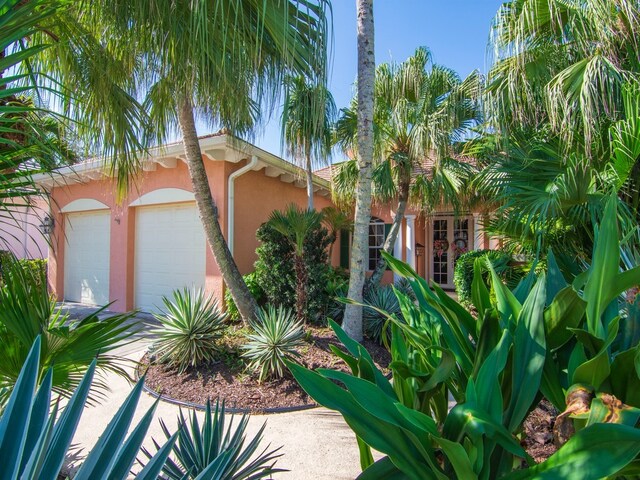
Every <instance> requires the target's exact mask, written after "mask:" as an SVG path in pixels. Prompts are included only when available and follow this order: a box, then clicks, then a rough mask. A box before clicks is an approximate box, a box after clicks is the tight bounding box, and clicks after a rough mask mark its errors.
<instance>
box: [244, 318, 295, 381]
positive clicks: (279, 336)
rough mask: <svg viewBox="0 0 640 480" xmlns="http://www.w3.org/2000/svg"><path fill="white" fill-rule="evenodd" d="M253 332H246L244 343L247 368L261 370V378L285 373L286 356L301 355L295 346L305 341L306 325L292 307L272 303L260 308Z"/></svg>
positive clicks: (279, 375)
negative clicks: (297, 318) (245, 341)
mask: <svg viewBox="0 0 640 480" xmlns="http://www.w3.org/2000/svg"><path fill="white" fill-rule="evenodd" d="M252 327H253V329H254V333H250V334H248V335H247V340H248V342H247V343H246V344H245V345H244V346H243V347H242V348H243V349H244V350H245V352H244V353H243V357H245V358H247V359H249V361H250V363H249V365H248V367H247V368H248V369H249V370H252V371H255V372H259V379H260V381H263V380H265V379H266V378H269V377H276V378H280V377H282V376H283V375H284V371H285V363H284V362H285V360H287V359H291V358H293V357H296V356H298V352H297V351H296V348H298V347H300V346H302V345H303V344H304V335H305V334H304V329H303V328H302V324H301V323H300V322H298V321H297V320H296V317H295V314H294V313H293V311H291V310H289V309H287V308H284V307H278V308H275V307H273V306H272V305H269V306H268V307H267V308H266V309H262V310H260V312H258V323H255V324H254V325H252Z"/></svg>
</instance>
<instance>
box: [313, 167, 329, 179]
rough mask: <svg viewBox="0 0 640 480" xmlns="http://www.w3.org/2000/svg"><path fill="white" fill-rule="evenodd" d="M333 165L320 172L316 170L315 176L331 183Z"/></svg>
mask: <svg viewBox="0 0 640 480" xmlns="http://www.w3.org/2000/svg"><path fill="white" fill-rule="evenodd" d="M333 167H334V166H333V165H329V166H328V167H324V168H321V169H320V170H316V171H314V172H313V174H314V175H315V176H317V177H320V178H322V179H323V180H327V181H328V182H330V181H331V178H332V177H333Z"/></svg>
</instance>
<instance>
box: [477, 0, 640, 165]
mask: <svg viewBox="0 0 640 480" xmlns="http://www.w3.org/2000/svg"><path fill="white" fill-rule="evenodd" d="M639 27H640V4H638V2H636V1H628V0H608V1H601V0H584V1H577V0H572V1H565V0H512V1H510V2H506V3H504V4H503V5H502V7H501V8H500V10H499V11H498V13H497V15H496V17H495V19H494V22H493V31H492V34H491V41H492V43H493V46H494V50H495V63H494V65H493V67H492V68H491V71H490V72H489V79H488V80H489V81H488V89H487V91H488V102H489V107H490V109H491V110H493V113H494V117H493V120H494V126H497V127H499V129H500V130H505V129H513V128H515V129H516V130H521V129H522V128H523V126H524V127H530V129H531V130H535V129H538V128H540V127H544V125H545V124H546V123H547V122H550V125H551V129H552V131H553V132H554V133H557V134H560V135H561V137H562V138H563V140H565V141H567V142H568V144H569V145H571V144H577V145H579V146H582V147H583V148H586V150H587V151H589V150H591V149H592V148H594V145H593V143H596V146H595V148H596V151H598V147H599V146H601V144H602V143H604V144H606V143H607V141H608V138H607V136H606V128H608V125H609V124H610V123H611V122H613V121H615V120H617V119H618V118H619V114H620V112H621V111H622V101H623V100H622V90H623V85H624V84H625V83H626V82H633V83H637V82H638V75H637V74H638V73H639V72H640V44H638V42H637V32H638V28H639ZM603 129H604V131H603ZM603 133H605V135H603ZM605 150H606V148H605ZM605 161H606V155H605Z"/></svg>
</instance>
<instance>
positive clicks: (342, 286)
mask: <svg viewBox="0 0 640 480" xmlns="http://www.w3.org/2000/svg"><path fill="white" fill-rule="evenodd" d="M348 290H349V274H348V273H347V272H346V270H344V269H343V268H340V267H338V268H331V270H330V271H329V275H328V276H327V284H326V286H325V292H326V294H327V298H328V301H327V305H326V308H325V313H324V315H323V316H324V318H330V319H332V320H333V321H334V322H338V323H342V317H343V316H344V307H345V304H344V303H343V302H341V301H340V300H338V298H341V297H342V298H344V297H346V296H347V292H348Z"/></svg>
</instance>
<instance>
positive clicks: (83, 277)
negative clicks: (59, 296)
mask: <svg viewBox="0 0 640 480" xmlns="http://www.w3.org/2000/svg"><path fill="white" fill-rule="evenodd" d="M65 217H66V225H65V231H64V233H65V237H66V242H67V243H66V247H65V253H64V299H65V300H67V301H70V302H80V303H87V304H91V305H105V304H107V303H109V252H110V250H109V244H110V239H109V235H110V230H109V228H110V225H111V214H110V212H109V210H100V211H93V212H81V213H69V214H67V215H65Z"/></svg>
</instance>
